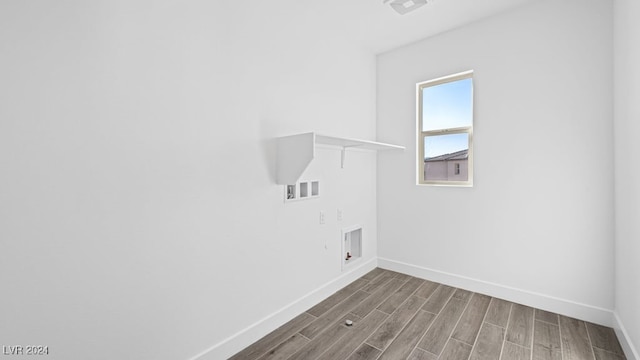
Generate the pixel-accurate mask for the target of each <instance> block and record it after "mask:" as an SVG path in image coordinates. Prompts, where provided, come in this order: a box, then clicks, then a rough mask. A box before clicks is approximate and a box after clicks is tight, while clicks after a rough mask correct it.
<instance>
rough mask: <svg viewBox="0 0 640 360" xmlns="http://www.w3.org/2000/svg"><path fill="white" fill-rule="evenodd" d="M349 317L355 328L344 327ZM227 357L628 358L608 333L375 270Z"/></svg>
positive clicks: (359, 359)
mask: <svg viewBox="0 0 640 360" xmlns="http://www.w3.org/2000/svg"><path fill="white" fill-rule="evenodd" d="M346 320H351V321H353V325H352V326H347V325H345V321H346ZM231 359H232V360H239V359H260V360H266V359H271V360H274V359H281V360H285V359H289V360H314V359H322V360H343V359H348V360H369V359H370V360H375V359H379V360H404V359H410V360H437V359H441V360H511V359H514V360H520V359H528V360H624V359H625V356H624V353H623V352H622V348H621V347H620V344H619V343H618V339H617V338H616V335H615V333H614V331H613V330H612V329H610V328H607V327H604V326H600V325H595V324H591V323H588V322H585V321H581V320H577V319H572V318H568V317H565V316H561V315H558V314H554V313H550V312H546V311H542V310H538V309H534V308H531V307H528V306H524V305H520V304H515V303H511V302H509V301H505V300H501V299H497V298H492V297H489V296H485V295H481V294H478V293H473V292H470V291H466V290H462V289H456V288H453V287H450V286H447V285H443V284H437V283H434V282H431V281H427V280H422V279H418V278H415V277H411V276H408V275H404V274H400V273H396V272H392V271H388V270H383V269H380V268H377V269H375V270H373V271H371V272H369V273H368V274H366V275H364V276H363V277H361V278H360V279H358V280H356V281H354V282H353V283H351V284H349V285H348V286H346V287H344V288H343V289H341V290H339V291H338V292H336V293H335V294H333V295H331V296H330V297H328V298H327V299H326V300H324V301H322V302H321V303H319V304H318V305H316V306H314V307H312V308H311V309H309V310H307V311H306V312H304V313H302V314H300V315H299V316H297V317H296V318H295V319H293V320H291V321H290V322H288V323H286V324H284V325H283V326H281V327H280V328H278V329H276V330H275V331H273V332H272V333H270V334H268V335H267V336H265V337H264V338H262V339H260V340H258V341H257V342H255V343H254V344H252V345H251V346H249V347H247V348H246V349H244V350H242V351H241V352H239V353H238V354H236V355H234V356H233V357H232V358H231Z"/></svg>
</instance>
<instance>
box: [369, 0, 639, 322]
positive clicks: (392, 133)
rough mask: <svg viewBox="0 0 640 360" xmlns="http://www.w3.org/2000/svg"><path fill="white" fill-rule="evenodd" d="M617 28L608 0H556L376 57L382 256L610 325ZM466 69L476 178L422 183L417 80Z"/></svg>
mask: <svg viewBox="0 0 640 360" xmlns="http://www.w3.org/2000/svg"><path fill="white" fill-rule="evenodd" d="M611 39H612V4H611V3H610V2H606V1H605V2H600V1H595V0H589V1H586V2H585V1H578V0H563V1H550V0H547V1H541V2H537V3H535V4H531V5H527V6H525V7H521V8H519V9H516V10H514V11H512V12H508V13H504V14H501V15H498V16H495V17H492V18H488V19H486V20H483V21H480V22H477V23H474V24H471V25H469V26H465V27H463V28H460V29H457V30H454V31H450V32H447V33H443V34H441V35H438V36H435V37H432V38H429V39H426V40H424V41H420V42H418V43H415V44H412V45H409V46H406V47H403V48H400V49H397V50H394V51H391V52H388V53H385V54H382V55H379V56H378V110H377V111H378V121H377V123H378V137H379V138H380V139H383V140H386V141H390V142H398V143H404V144H408V145H409V148H408V149H407V151H406V153H405V154H404V156H403V157H402V159H401V160H398V159H391V158H387V157H385V156H380V157H379V159H378V216H379V218H378V229H379V233H378V236H379V244H378V246H379V256H380V258H381V259H380V260H379V261H380V264H381V265H383V266H386V267H390V268H393V269H397V270H402V271H407V272H410V273H413V274H416V275H422V276H427V277H431V278H434V279H436V280H440V281H444V282H449V283H452V284H454V285H457V286H463V287H469V288H472V290H477V291H484V292H488V293H490V294H492V295H495V296H501V297H505V298H508V299H511V300H513V301H518V302H523V303H527V304H530V305H535V306H538V307H542V308H546V309H548V310H553V311H560V312H563V313H565V314H568V315H572V316H576V317H580V318H583V319H588V320H591V321H594V322H599V323H605V324H607V323H609V324H610V323H611V310H612V309H613V305H614V299H613V290H614V289H613V279H614V274H613V268H614V262H613V261H614V248H613V224H614V220H613V127H612V111H613V109H612V90H613V89H612V86H613V85H612V66H613V62H612V51H613V48H612V42H611ZM465 70H474V101H475V103H474V117H475V118H474V119H475V120H474V121H475V123H474V125H475V127H474V169H475V174H474V187H473V188H455V187H454V188H451V187H430V186H416V185H415V183H416V162H415V161H416V155H415V154H416V151H415V150H416V149H415V143H416V135H415V128H416V125H415V84H416V83H418V82H421V81H426V80H429V79H433V78H438V77H441V76H445V75H449V74H453V73H457V72H461V71H465ZM629 181H631V179H629ZM400 209H403V210H402V211H401V210H400ZM629 311H631V310H629ZM633 311H635V310H633Z"/></svg>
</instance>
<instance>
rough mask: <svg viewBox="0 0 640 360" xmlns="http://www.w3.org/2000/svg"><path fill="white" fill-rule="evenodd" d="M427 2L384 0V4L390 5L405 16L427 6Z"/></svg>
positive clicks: (424, 0)
mask: <svg viewBox="0 0 640 360" xmlns="http://www.w3.org/2000/svg"><path fill="white" fill-rule="evenodd" d="M427 2H428V1H427V0H384V1H383V4H387V3H388V4H389V5H390V6H391V7H392V8H393V10H395V11H396V12H397V13H398V14H400V15H404V14H406V13H409V12H412V11H413V10H415V9H417V8H419V7H421V6H422V5H426V4H427Z"/></svg>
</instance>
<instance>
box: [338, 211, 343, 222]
mask: <svg viewBox="0 0 640 360" xmlns="http://www.w3.org/2000/svg"><path fill="white" fill-rule="evenodd" d="M337 218H338V221H342V209H338V216H337Z"/></svg>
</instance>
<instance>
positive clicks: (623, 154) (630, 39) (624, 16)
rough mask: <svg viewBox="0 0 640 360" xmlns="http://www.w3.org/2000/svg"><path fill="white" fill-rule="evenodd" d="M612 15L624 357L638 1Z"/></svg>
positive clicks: (638, 92)
mask: <svg viewBox="0 0 640 360" xmlns="http://www.w3.org/2000/svg"><path fill="white" fill-rule="evenodd" d="M614 16H615V17H614V23H615V28H614V35H615V37H614V39H615V42H614V44H615V45H614V46H615V92H614V93H615V107H614V113H615V123H614V129H615V133H614V135H615V167H616V168H615V189H616V192H615V204H616V207H615V211H616V228H615V230H616V296H615V309H616V316H617V320H618V324H616V325H617V327H618V328H619V330H620V331H619V333H618V335H619V336H618V337H619V338H626V340H627V341H626V344H624V345H626V347H625V351H626V353H627V357H628V358H631V357H630V353H631V352H633V353H634V356H635V358H636V359H640V353H638V350H639V349H640V310H639V309H638V304H640V263H639V262H638V259H639V258H640V241H639V239H640V222H639V221H638V214H639V213H640V208H639V207H638V204H640V170H639V169H638V164H639V163H640V146H639V145H638V141H637V139H636V136H637V134H638V133H640V124H639V123H638V119H640V104H639V103H638V99H639V98H640V71H639V70H638V63H640V49H639V48H638V44H640V24H639V23H638V21H637V19H638V16H640V4H639V3H638V2H637V1H631V0H615V1H614ZM621 334H623V336H620V335H621Z"/></svg>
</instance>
